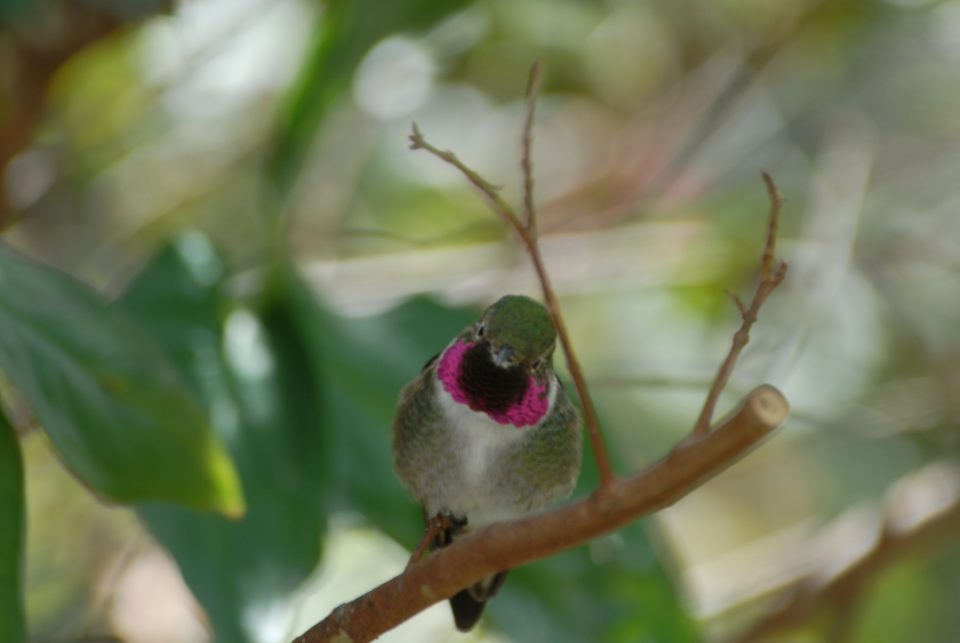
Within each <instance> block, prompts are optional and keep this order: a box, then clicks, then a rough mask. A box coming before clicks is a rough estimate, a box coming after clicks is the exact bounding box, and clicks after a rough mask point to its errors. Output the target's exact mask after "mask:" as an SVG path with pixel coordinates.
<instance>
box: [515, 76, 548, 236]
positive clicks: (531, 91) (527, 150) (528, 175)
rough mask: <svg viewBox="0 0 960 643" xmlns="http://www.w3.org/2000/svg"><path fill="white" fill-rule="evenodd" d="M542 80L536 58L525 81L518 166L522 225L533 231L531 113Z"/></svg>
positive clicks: (534, 218)
mask: <svg viewBox="0 0 960 643" xmlns="http://www.w3.org/2000/svg"><path fill="white" fill-rule="evenodd" d="M542 82H543V66H542V65H541V64H540V61H539V60H538V61H536V62H535V63H533V66H532V67H530V78H529V80H528V81H527V108H526V114H525V116H524V119H523V136H522V137H521V153H520V167H521V168H522V170H523V211H524V220H523V227H524V228H526V229H527V230H530V231H533V232H536V230H537V211H536V208H534V206H533V161H532V160H531V150H532V147H533V114H534V112H535V111H536V108H537V98H539V96H540V85H541V83H542Z"/></svg>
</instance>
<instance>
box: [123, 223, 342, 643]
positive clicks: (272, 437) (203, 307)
mask: <svg viewBox="0 0 960 643" xmlns="http://www.w3.org/2000/svg"><path fill="white" fill-rule="evenodd" d="M221 279H222V267H221V265H220V262H219V259H218V258H217V256H216V254H215V253H214V252H213V251H212V249H211V248H210V246H209V244H208V243H207V242H206V240H205V239H204V238H203V237H201V236H200V235H190V236H187V237H184V238H182V239H180V240H179V241H178V242H177V243H176V244H175V245H174V246H173V247H171V248H168V249H166V250H164V251H163V252H161V253H159V254H158V255H157V256H156V257H155V258H154V260H153V261H152V262H151V263H150V264H149V265H148V266H147V268H146V269H145V270H144V271H142V272H141V273H140V275H138V276H137V278H136V279H135V280H134V282H133V283H132V284H131V285H130V287H129V288H128V290H127V292H126V293H125V294H124V296H123V297H122V298H121V300H120V301H119V302H118V305H119V306H121V307H122V308H123V309H124V310H125V311H127V312H128V313H129V314H130V315H131V316H133V317H134V318H136V319H138V320H140V321H141V323H142V325H143V327H144V328H145V329H146V330H147V332H149V333H151V334H152V335H153V336H154V338H155V339H156V341H157V342H159V343H160V344H161V345H162V346H163V347H164V348H165V349H166V350H167V352H168V354H170V355H171V356H173V359H174V361H175V363H176V365H177V367H178V368H179V369H180V370H181V372H182V373H183V375H184V377H185V378H186V380H187V381H189V382H190V383H191V384H192V386H193V388H194V390H195V392H196V393H197V395H198V396H200V397H201V398H202V399H203V400H204V402H205V404H206V407H207V409H208V412H209V413H210V414H211V417H212V418H213V424H214V428H215V430H216V431H217V433H218V434H219V435H220V436H221V437H222V439H223V440H224V442H226V444H227V445H228V447H229V449H230V451H231V453H232V455H233V457H234V461H235V462H236V465H237V468H238V470H239V473H240V477H241V480H242V482H243V487H244V492H245V493H244V495H245V497H246V500H247V513H246V514H245V515H244V517H243V518H242V519H240V520H236V521H228V520H224V519H222V518H220V517H219V516H211V515H199V514H197V513H195V512H192V511H189V510H185V509H183V508H181V507H174V506H165V505H149V506H142V507H141V508H140V516H141V517H142V518H143V520H144V521H145V522H146V523H147V525H148V526H149V527H150V529H151V531H153V533H154V534H155V535H156V537H157V538H158V540H159V541H160V542H161V543H162V544H163V545H164V546H165V547H166V548H167V549H168V550H169V551H170V552H171V553H172V554H173V556H174V557H175V558H176V560H177V562H178V564H179V565H180V568H181V570H182V572H183V576H184V578H185V579H186V581H187V583H188V585H189V586H190V588H191V590H192V591H193V593H194V595H195V596H196V597H197V599H198V600H199V601H200V602H201V604H202V605H203V606H204V608H205V609H206V612H207V614H208V616H209V618H210V621H211V625H212V626H213V630H214V632H215V634H216V637H217V640H223V641H233V642H238V643H240V642H243V641H258V640H271V639H276V638H277V635H276V632H275V631H273V632H272V633H271V630H270V628H277V627H278V628H280V629H281V630H282V629H283V614H284V611H283V609H282V607H283V606H284V605H285V604H288V602H289V601H288V599H287V594H288V593H289V592H290V591H291V590H293V589H294V588H296V587H297V586H298V585H299V584H300V583H301V582H302V581H303V580H304V579H305V578H306V577H307V575H309V574H310V573H311V572H312V571H313V569H314V568H315V567H316V565H317V564H318V562H319V560H320V543H321V538H322V534H323V531H324V529H325V524H326V481H325V478H326V476H325V472H326V469H327V466H326V462H325V460H324V458H325V451H324V449H323V436H324V433H325V431H326V430H327V428H328V427H327V426H326V423H325V421H324V418H323V417H322V416H321V407H320V405H319V403H318V399H319V394H318V391H317V389H318V382H317V378H316V376H315V375H314V373H313V362H312V358H311V357H310V352H309V351H308V350H306V349H305V348H304V347H303V346H302V340H301V338H300V336H299V335H298V331H297V329H296V328H295V327H293V325H292V323H291V322H290V315H289V314H288V311H287V306H286V304H285V302H284V301H283V300H282V299H277V298H270V299H268V300H266V301H265V302H264V303H263V304H262V305H261V306H260V307H259V308H258V309H253V310H237V311H233V312H231V311H230V310H229V308H230V302H229V301H227V299H226V298H225V296H224V294H223V292H222V283H221ZM268 617H270V618H268Z"/></svg>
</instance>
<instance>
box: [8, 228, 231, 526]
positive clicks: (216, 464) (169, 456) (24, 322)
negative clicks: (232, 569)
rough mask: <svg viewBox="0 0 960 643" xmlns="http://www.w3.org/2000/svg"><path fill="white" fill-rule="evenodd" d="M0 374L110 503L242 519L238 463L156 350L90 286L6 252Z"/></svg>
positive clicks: (74, 466)
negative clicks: (177, 507)
mask: <svg viewBox="0 0 960 643" xmlns="http://www.w3.org/2000/svg"><path fill="white" fill-rule="evenodd" d="M0 368H2V369H3V370H4V371H5V372H6V374H7V376H8V377H9V378H10V380H11V381H12V382H13V383H14V384H15V385H16V387H17V388H18V389H19V390H20V391H21V393H22V394H23V395H24V397H25V398H26V399H27V401H28V402H29V403H30V406H31V407H32V409H33V412H34V414H35V415H36V417H37V419H38V420H39V421H40V424H41V425H42V426H43V428H44V429H45V430H46V432H47V434H48V435H49V436H50V439H51V441H52V442H53V444H54V446H55V447H56V449H57V451H58V452H59V453H60V455H61V457H62V458H63V460H64V462H65V463H66V464H67V466H68V467H69V468H70V469H71V470H72V471H73V472H74V473H75V474H76V475H77V476H78V477H79V478H80V480H82V481H83V482H84V483H85V484H87V485H88V486H90V487H91V488H92V489H93V490H95V491H96V492H98V493H100V494H102V495H103V496H105V497H106V498H108V499H110V500H113V501H118V502H140V501H148V500H156V501H169V502H176V503H180V504H184V505H188V506H191V507H195V508H197V509H201V510H218V511H222V512H224V513H226V514H230V515H237V514H239V513H241V512H242V511H243V497H242V495H241V492H240V486H239V481H238V479H237V476H236V472H235V471H234V468H233V464H232V463H231V462H230V459H229V457H228V456H227V454H226V452H225V451H224V450H223V448H222V446H221V445H220V443H219V442H218V441H217V440H216V439H215V437H214V436H213V434H212V432H211V431H210V428H209V426H208V425H207V422H206V420H205V418H204V416H203V413H202V412H201V410H200V408H199V407H198V406H197V404H196V402H195V400H194V398H193V396H191V395H190V393H189V392H188V390H187V389H186V387H185V386H184V385H183V383H182V382H181V379H180V378H179V376H178V374H177V372H176V370H175V369H174V368H173V367H172V366H171V364H170V363H169V361H168V360H167V359H166V357H165V356H164V354H163V353H162V352H161V351H160V350H159V348H158V347H157V346H156V344H154V343H153V342H152V341H151V340H150V339H149V337H148V336H147V335H145V334H144V333H143V332H142V331H141V330H140V329H139V328H137V326H135V325H134V324H133V323H132V322H131V321H130V320H129V319H128V318H127V317H125V316H124V315H122V314H121V313H120V312H119V311H117V310H116V309H113V308H111V307H110V306H109V305H107V304H106V303H105V302H104V301H103V300H102V299H101V298H100V297H99V296H98V295H97V294H96V293H95V292H93V291H92V290H91V289H90V288H88V287H87V286H85V285H84V284H82V283H80V282H78V281H76V280H74V279H71V278H70V277H68V276H66V275H64V274H62V273H59V272H57V271H55V270H52V269H50V268H47V267H44V266H41V265H39V264H37V263H33V262H31V261H28V260H26V259H25V258H23V257H21V256H19V255H17V254H16V253H14V252H13V251H12V250H10V249H9V248H7V247H5V246H0Z"/></svg>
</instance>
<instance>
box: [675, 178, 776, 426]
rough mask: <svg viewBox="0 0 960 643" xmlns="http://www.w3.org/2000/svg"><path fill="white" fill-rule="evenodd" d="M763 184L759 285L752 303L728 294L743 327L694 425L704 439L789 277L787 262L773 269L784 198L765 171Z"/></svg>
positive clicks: (734, 338)
mask: <svg viewBox="0 0 960 643" xmlns="http://www.w3.org/2000/svg"><path fill="white" fill-rule="evenodd" d="M763 182H764V183H766V185H767V194H768V195H769V198H770V217H769V219H770V221H769V223H768V225H767V239H766V243H764V245H763V255H761V257H760V274H759V275H758V277H757V285H756V287H755V288H754V291H753V297H752V298H751V299H750V304H749V305H747V304H744V303H743V301H742V300H741V299H740V297H738V296H737V294H736V293H734V292H733V291H730V290H728V291H727V294H728V295H729V296H730V298H731V299H732V300H733V303H734V305H735V306H736V307H737V310H738V311H739V313H740V328H738V329H737V332H736V333H734V335H733V341H732V343H731V345H730V351H729V352H728V353H727V356H726V358H724V360H723V362H722V363H721V364H720V368H719V369H717V375H716V377H715V378H714V380H713V384H712V385H711V386H710V392H709V393H707V399H706V400H705V401H704V403H703V408H702V409H701V410H700V416H699V417H698V418H697V422H696V424H694V426H693V435H695V436H698V437H700V436H703V435H705V434H706V433H707V432H708V431H710V422H711V421H712V419H713V413H714V410H715V409H716V406H717V400H718V399H719V398H720V393H722V392H723V389H724V388H725V387H726V386H727V381H728V380H729V379H730V373H732V372H733V367H734V365H735V364H736V363H737V359H738V358H739V357H740V353H741V352H742V351H743V348H744V346H746V345H747V342H749V341H750V329H751V328H752V327H753V325H754V324H755V323H756V321H757V313H759V311H760V307H761V306H763V302H765V301H766V300H767V297H769V296H770V293H772V292H773V291H774V290H775V289H776V288H777V286H779V285H780V282H782V281H783V278H784V277H785V276H786V274H787V262H785V261H780V262H778V263H777V264H776V266H774V258H775V256H774V251H775V250H776V241H777V228H778V227H779V218H780V206H781V205H782V204H783V198H782V197H781V196H780V192H779V190H777V186H776V184H775V183H774V182H773V178H771V177H770V175H769V174H767V173H766V172H764V173H763Z"/></svg>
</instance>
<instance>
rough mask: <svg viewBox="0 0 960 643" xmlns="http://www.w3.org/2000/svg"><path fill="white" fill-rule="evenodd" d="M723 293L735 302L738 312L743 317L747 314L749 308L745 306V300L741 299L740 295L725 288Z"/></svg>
mask: <svg viewBox="0 0 960 643" xmlns="http://www.w3.org/2000/svg"><path fill="white" fill-rule="evenodd" d="M723 292H725V293H727V297H729V298H730V299H731V300H732V301H733V305H734V306H736V307H737V310H739V311H740V315H741V317H742V316H744V315H746V314H747V307H746V305H744V303H743V300H742V299H740V295H738V294H737V293H735V292H733V291H732V290H730V289H729V288H724V290H723Z"/></svg>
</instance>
